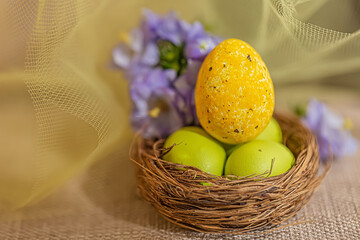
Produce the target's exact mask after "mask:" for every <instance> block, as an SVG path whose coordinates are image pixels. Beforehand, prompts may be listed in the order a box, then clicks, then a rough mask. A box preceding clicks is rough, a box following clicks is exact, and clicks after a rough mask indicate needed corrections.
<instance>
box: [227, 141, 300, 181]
mask: <svg viewBox="0 0 360 240" xmlns="http://www.w3.org/2000/svg"><path fill="white" fill-rule="evenodd" d="M272 161H274V165H273V169H272V172H271V174H270V175H269V176H277V175H280V174H283V173H285V172H287V171H289V170H290V169H291V167H292V166H293V165H294V163H295V157H294V155H293V154H292V152H291V151H290V150H289V149H288V148H287V147H286V146H284V145H282V144H280V143H277V142H274V141H263V140H254V141H251V142H248V143H245V144H243V145H242V146H240V147H238V148H237V149H236V150H234V151H233V152H232V153H231V154H230V156H229V157H228V160H227V162H226V165H225V175H235V176H239V177H245V176H249V175H252V174H263V173H265V172H266V171H268V172H270V169H271V164H272Z"/></svg>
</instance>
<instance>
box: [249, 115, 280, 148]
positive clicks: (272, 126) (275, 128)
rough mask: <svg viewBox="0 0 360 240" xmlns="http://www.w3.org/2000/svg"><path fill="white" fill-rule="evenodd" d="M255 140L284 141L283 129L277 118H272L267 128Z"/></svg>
mask: <svg viewBox="0 0 360 240" xmlns="http://www.w3.org/2000/svg"><path fill="white" fill-rule="evenodd" d="M254 140H267V141H274V142H278V143H282V131H281V128H280V125H279V123H278V122H277V121H276V120H275V118H271V120H270V122H269V124H268V125H267V127H266V128H265V130H264V131H262V133H260V135H259V136H257V137H256V138H255V139H254Z"/></svg>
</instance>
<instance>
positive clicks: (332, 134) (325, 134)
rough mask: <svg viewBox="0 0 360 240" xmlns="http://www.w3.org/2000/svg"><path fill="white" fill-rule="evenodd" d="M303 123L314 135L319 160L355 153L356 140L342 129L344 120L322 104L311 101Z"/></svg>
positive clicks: (314, 100)
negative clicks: (317, 146)
mask: <svg viewBox="0 0 360 240" xmlns="http://www.w3.org/2000/svg"><path fill="white" fill-rule="evenodd" d="M303 122H304V124H305V125H306V126H308V127H309V128H310V130H311V131H313V133H314V134H315V135H316V138H317V141H318V144H319V152H320V158H321V159H326V158H329V157H330V154H331V151H332V153H333V154H334V157H337V158H340V157H343V156H346V155H351V154H354V153H355V152H356V151H357V145H358V143H357V140H356V139H355V138H353V137H352V136H351V133H350V131H348V130H346V129H345V128H344V119H343V118H342V117H341V116H339V115H336V114H335V113H333V112H331V111H330V110H329V109H328V108H327V107H326V105H325V104H324V103H322V102H319V101H317V100H316V99H311V100H310V102H309V106H308V109H307V115H306V117H305V118H303Z"/></svg>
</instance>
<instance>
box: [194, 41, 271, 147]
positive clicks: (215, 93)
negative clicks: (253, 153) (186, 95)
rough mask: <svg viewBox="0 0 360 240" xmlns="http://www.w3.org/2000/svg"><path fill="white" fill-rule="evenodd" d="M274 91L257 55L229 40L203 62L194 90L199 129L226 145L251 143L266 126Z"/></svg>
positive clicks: (239, 43) (241, 42) (263, 64)
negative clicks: (200, 126)
mask: <svg viewBox="0 0 360 240" xmlns="http://www.w3.org/2000/svg"><path fill="white" fill-rule="evenodd" d="M274 104H275V98H274V87H273V83H272V80H271V78H270V74H269V71H268V69H267V68H266V66H265V63H264V61H263V60H262V59H261V57H260V55H259V54H258V53H257V52H256V51H255V50H254V49H253V48H252V47H251V46H250V45H249V44H247V43H246V42H243V41H241V40H238V39H228V40H225V41H223V42H221V43H220V44H219V45H217V46H216V47H215V48H214V49H213V50H212V51H211V52H210V53H209V55H208V56H207V57H206V58H205V60H204V62H203V64H202V66H201V69H200V71H199V74H198V79H197V83H196V88H195V105H196V112H197V115H198V118H199V121H200V124H201V125H202V127H203V128H204V129H205V130H206V131H207V132H208V133H209V134H210V135H212V136H213V137H214V138H216V139H218V140H219V141H222V142H224V143H228V144H238V143H243V142H247V141H250V140H252V139H254V138H255V137H256V136H258V135H259V134H260V133H261V132H262V131H263V130H264V129H265V128H266V126H267V125H268V123H269V121H270V119H271V117H272V115H273V111H274Z"/></svg>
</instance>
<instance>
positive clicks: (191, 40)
mask: <svg viewBox="0 0 360 240" xmlns="http://www.w3.org/2000/svg"><path fill="white" fill-rule="evenodd" d="M186 41H187V44H186V48H185V54H186V56H187V57H188V58H190V59H192V60H200V61H202V60H204V58H205V57H206V56H207V55H208V54H209V53H210V52H211V50H213V49H214V47H215V46H216V45H218V44H219V43H220V42H221V39H220V38H218V37H215V36H212V35H209V34H207V33H206V32H205V30H204V28H203V26H202V25H201V23H199V22H195V23H194V24H193V25H192V26H191V27H190V28H189V32H188V35H187V39H186Z"/></svg>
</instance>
